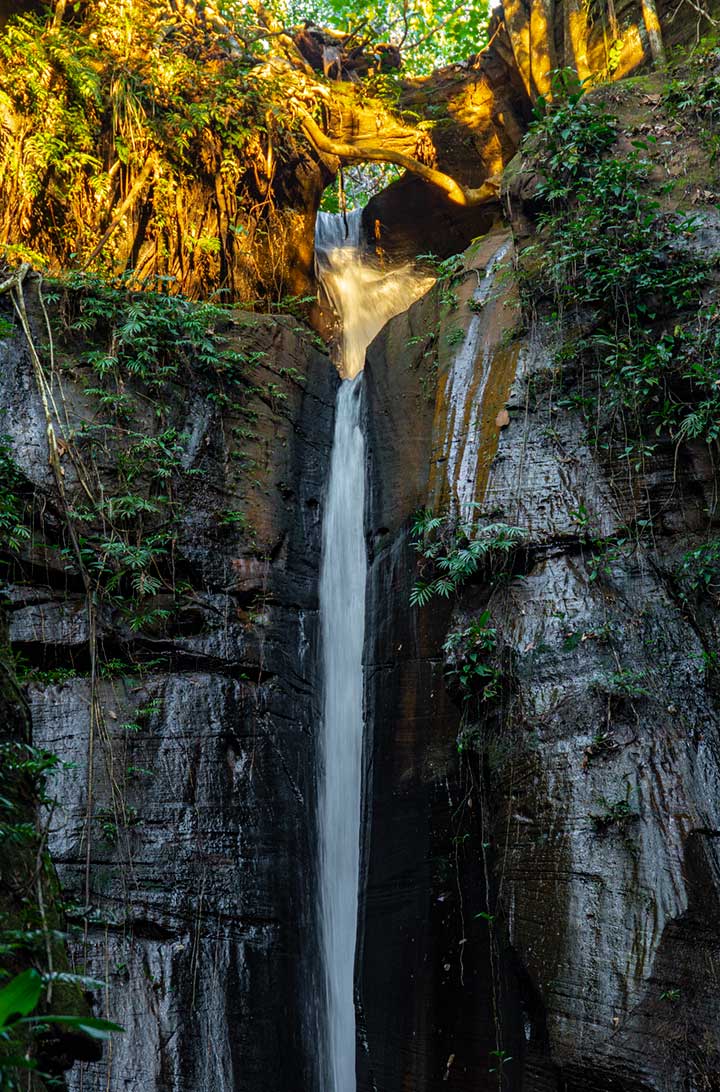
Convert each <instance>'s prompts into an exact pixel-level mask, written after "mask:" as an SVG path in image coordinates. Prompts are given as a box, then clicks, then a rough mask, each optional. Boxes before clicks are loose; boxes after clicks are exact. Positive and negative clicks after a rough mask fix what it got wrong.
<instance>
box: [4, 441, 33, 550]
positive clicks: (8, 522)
mask: <svg viewBox="0 0 720 1092" xmlns="http://www.w3.org/2000/svg"><path fill="white" fill-rule="evenodd" d="M24 488H25V486H24V482H23V479H22V476H21V474H20V472H19V470H18V468H17V465H16V463H15V460H14V459H13V456H12V451H11V449H10V438H9V437H8V436H0V548H2V549H4V550H9V551H10V552H12V553H15V552H16V551H17V550H19V549H20V547H21V546H22V544H23V542H26V541H27V540H28V539H29V537H30V530H29V528H28V526H27V524H26V516H25V501H24V498H23V496H22V494H23V492H24Z"/></svg>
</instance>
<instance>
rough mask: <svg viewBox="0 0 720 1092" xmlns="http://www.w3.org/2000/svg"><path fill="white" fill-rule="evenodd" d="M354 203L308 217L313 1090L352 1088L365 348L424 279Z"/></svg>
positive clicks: (337, 1091) (419, 291) (350, 1091)
mask: <svg viewBox="0 0 720 1092" xmlns="http://www.w3.org/2000/svg"><path fill="white" fill-rule="evenodd" d="M360 217H361V213H360V210H358V211H357V212H354V213H349V214H348V215H347V217H343V216H330V215H327V214H323V213H321V214H320V215H319V216H318V224H317V229H316V238H315V247H316V255H317V268H318V275H319V279H320V283H321V285H322V288H323V290H324V292H325V294H326V297H327V298H328V300H329V301H330V302H331V304H332V306H333V308H334V310H335V312H336V314H337V316H338V319H339V321H340V323H341V327H342V336H341V343H340V354H339V355H340V359H339V361H338V367H339V371H340V373H341V375H343V376H345V377H346V378H345V380H344V382H342V383H341V384H340V388H339V390H338V396H337V403H336V412H335V435H334V439H333V448H332V455H331V459H330V479H329V485H328V492H327V499H326V503H325V515H324V523H323V548H322V559H321V565H320V619H321V635H322V643H323V669H324V706H323V724H322V730H321V737H320V748H319V750H320V762H319V770H318V843H319V899H318V901H319V906H318V912H319V923H320V948H321V956H322V961H323V977H324V1011H323V1019H322V1024H323V1029H324V1034H323V1045H322V1049H323V1059H322V1066H321V1072H322V1081H323V1084H322V1088H321V1092H355V1088H356V1080H355V1003H354V972H355V946H356V939H357V911H358V891H359V875H360V811H361V791H362V749H363V724H364V721H363V667H362V653H363V643H364V638H365V581H366V576H367V557H366V552H365V535H364V509H365V441H364V437H363V433H362V429H361V425H360V406H361V397H362V369H363V367H364V364H365V350H366V349H367V346H368V345H369V344H370V342H371V341H372V339H373V338H374V337H375V335H376V334H377V333H378V332H379V331H380V329H381V328H382V327H383V326H384V324H385V323H386V322H387V321H388V319H389V318H391V317H392V316H393V315H396V314H398V313H399V312H400V311H403V310H405V309H406V308H407V307H408V306H409V305H410V303H411V302H412V301H413V300H414V299H416V298H417V297H418V296H420V295H421V294H422V292H423V291H425V289H426V288H427V287H428V285H429V283H431V282H430V281H429V280H428V278H427V277H424V278H420V277H418V276H417V274H415V273H414V272H413V270H412V268H411V267H410V266H404V267H402V268H400V269H397V268H396V269H394V270H387V269H383V268H382V267H380V266H379V264H378V263H377V262H372V261H370V260H369V258H368V257H367V255H365V254H364V251H363V247H362V246H361V242H360V232H361V220H360Z"/></svg>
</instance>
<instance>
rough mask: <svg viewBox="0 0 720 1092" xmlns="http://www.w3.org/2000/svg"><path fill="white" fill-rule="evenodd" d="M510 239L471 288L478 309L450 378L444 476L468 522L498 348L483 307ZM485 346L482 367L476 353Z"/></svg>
mask: <svg viewBox="0 0 720 1092" xmlns="http://www.w3.org/2000/svg"><path fill="white" fill-rule="evenodd" d="M509 249H510V243H509V242H507V241H504V242H503V243H502V244H501V245H500V246H499V247H498V249H497V250H496V251H495V253H494V254H493V256H492V257H491V259H490V261H489V262H488V264H487V267H486V269H485V275H484V277H482V279H481V280H480V281H479V283H478V286H477V288H476V289H475V291H474V292H473V297H472V298H473V304H474V308H475V312H474V314H473V317H472V319H471V320H470V325H469V326H468V329H467V333H466V334H465V337H464V339H463V341H462V344H461V345H460V348H459V349H458V352H457V354H456V356H455V359H454V361H453V363H452V366H451V368H450V371H449V373H448V377H447V384H446V389H445V394H446V399H447V406H448V413H449V415H450V416H449V422H448V424H449V427H448V430H447V437H448V438H447V446H446V451H445V459H446V463H445V466H446V474H447V481H448V486H449V488H450V497H451V508H452V509H453V510H454V511H455V513H456V514H457V515H459V516H460V517H461V518H462V519H464V520H470V519H472V514H473V503H474V501H475V500H476V495H475V494H476V486H477V469H478V457H479V454H480V450H479V443H480V416H481V414H482V410H483V398H484V396H485V389H486V387H487V384H488V379H489V378H490V365H491V363H492V355H493V350H494V349H495V348H496V346H495V345H494V344H493V343H492V342H491V341H490V340H489V339H487V336H486V335H487V330H486V323H485V322H484V314H483V306H484V304H485V303H486V302H487V300H488V297H489V295H490V291H491V289H492V287H493V285H494V283H495V277H496V273H497V267H498V265H499V264H500V263H501V262H502V261H503V259H504V258H505V257H506V255H507V253H508V251H509ZM481 346H483V356H482V366H481V367H480V369H478V366H477V364H478V354H479V353H480V348H481Z"/></svg>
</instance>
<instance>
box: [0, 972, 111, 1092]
mask: <svg viewBox="0 0 720 1092" xmlns="http://www.w3.org/2000/svg"><path fill="white" fill-rule="evenodd" d="M58 981H63V982H65V983H72V984H76V985H78V986H80V987H82V988H83V989H86V988H88V986H92V987H98V988H100V987H102V986H103V985H104V983H101V982H94V981H92V980H89V979H87V978H85V977H84V976H81V975H73V974H46V975H43V974H41V973H40V972H39V971H38V970H36V969H35V968H34V967H30V968H28V969H27V970H25V971H22V972H21V973H20V974H17V975H15V976H14V978H12V979H11V980H10V982H9V983H8V984H7V985H6V986H4V987H3V988H2V989H0V1088H2V1090H3V1092H16V1090H19V1089H20V1088H21V1087H29V1086H28V1085H27V1084H26V1083H25V1081H24V1080H23V1079H22V1074H24V1073H28V1072H32V1071H35V1072H37V1073H38V1075H39V1076H41V1077H42V1076H45V1075H44V1074H42V1073H41V1072H40V1071H39V1070H38V1063H37V1061H36V1059H35V1058H34V1057H33V1056H32V1052H33V1051H34V1050H36V1049H37V1045H38V1044H39V1040H40V1039H42V1038H43V1037H44V1036H46V1035H47V1034H48V1032H50V1031H51V1030H52V1029H57V1030H58V1031H62V1030H67V1031H72V1032H74V1033H79V1034H81V1035H88V1036H90V1038H92V1039H108V1038H109V1037H110V1035H111V1034H112V1033H113V1032H122V1031H123V1030H124V1029H123V1028H122V1027H120V1025H119V1024H114V1023H112V1022H111V1021H109V1020H100V1019H97V1018H96V1017H93V1016H71V1015H61V1014H58V1013H55V1012H43V1011H42V1008H43V1005H42V997H43V994H44V992H45V990H46V987H47V986H48V985H49V984H50V983H52V982H58Z"/></svg>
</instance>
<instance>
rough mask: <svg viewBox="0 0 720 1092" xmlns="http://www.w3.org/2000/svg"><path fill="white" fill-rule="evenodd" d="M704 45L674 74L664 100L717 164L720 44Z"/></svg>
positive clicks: (719, 109) (719, 136)
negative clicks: (689, 127) (690, 129)
mask: <svg viewBox="0 0 720 1092" xmlns="http://www.w3.org/2000/svg"><path fill="white" fill-rule="evenodd" d="M700 46H701V48H699V49H697V50H696V51H694V53H693V54H692V55H691V56H690V57H689V58H688V59H687V61H686V62H685V63H683V64H681V66H680V70H679V71H676V72H675V73H674V74H673V76H672V78H671V79H670V81H669V82H668V84H667V85H666V87H665V88H664V95H663V98H664V104H665V107H666V108H667V109H668V111H669V112H670V113H671V114H673V115H674V116H675V117H676V118H678V119H680V120H681V121H685V122H687V123H688V124H689V126H691V127H692V131H693V133H694V134H696V135H697V136H698V137H699V139H700V141H701V143H702V144H703V145H704V147H705V148H706V150H707V151H708V152H709V153H710V157H711V161H712V162H714V161H715V160H716V159H717V155H718V151H720V135H719V134H718V123H719V122H720V49H718V47H717V43H716V42H713V43H710V47H709V48H707V46H706V45H705V44H704V43H700Z"/></svg>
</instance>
